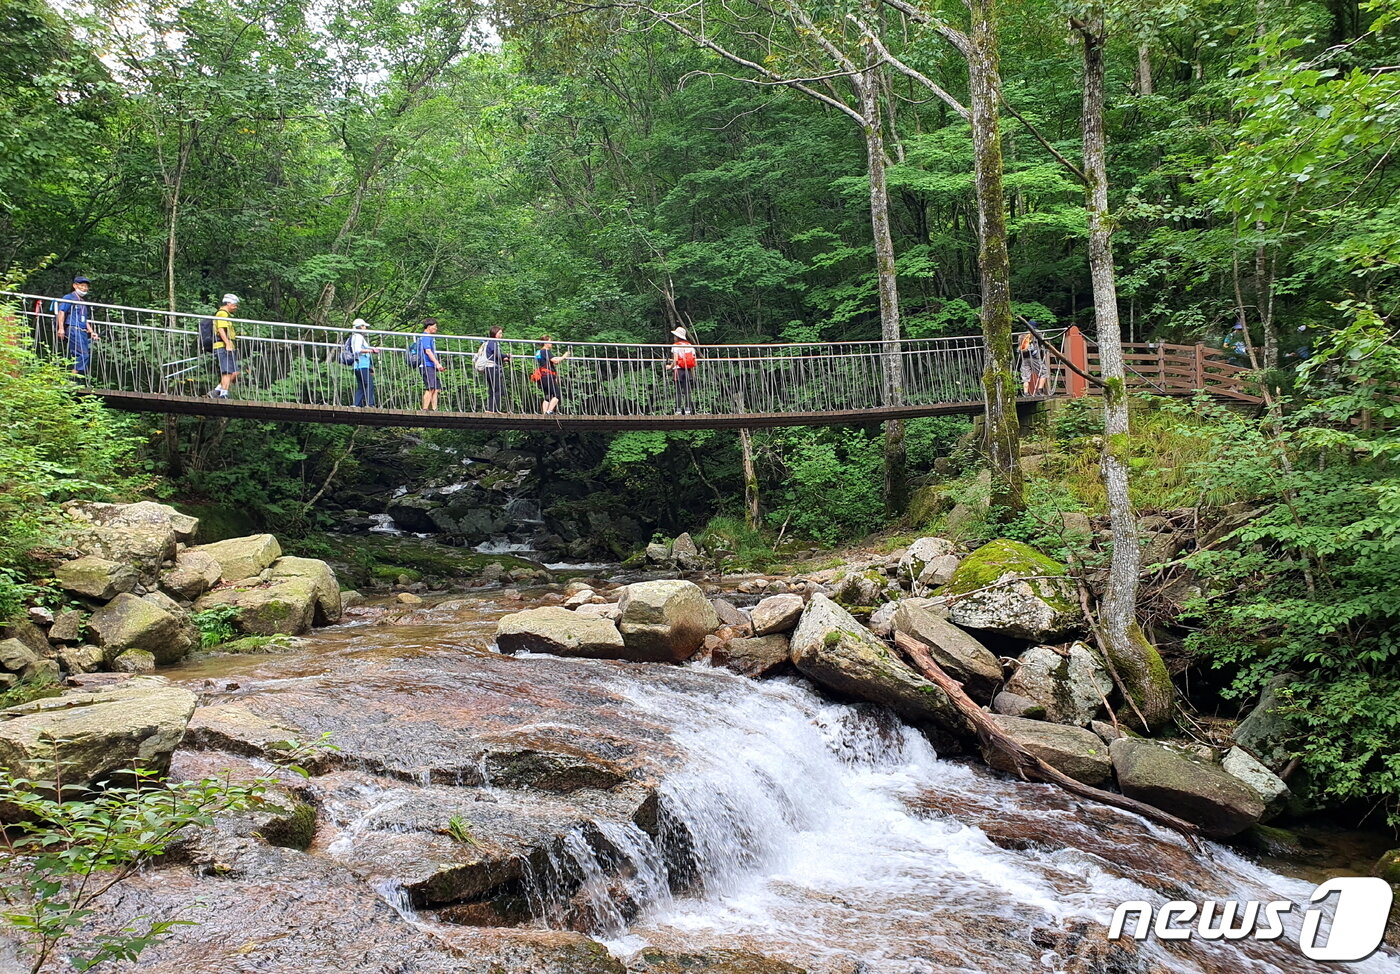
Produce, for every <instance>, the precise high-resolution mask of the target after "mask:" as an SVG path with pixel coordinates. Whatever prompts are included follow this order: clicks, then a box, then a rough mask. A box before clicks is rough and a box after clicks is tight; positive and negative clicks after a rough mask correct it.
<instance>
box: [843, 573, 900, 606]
mask: <svg viewBox="0 0 1400 974" xmlns="http://www.w3.org/2000/svg"><path fill="white" fill-rule="evenodd" d="M835 588H836V595H835V596H834V598H835V599H836V601H837V602H840V603H841V604H842V605H849V606H876V605H879V604H881V603H882V602H885V601H888V600H889V599H891V598H897V597H899V596H900V595H902V594H903V592H902V591H901V590H900V589H899V586H898V585H894V584H892V583H891V581H890V577H889V576H888V575H886V574H885V573H884V572H883V571H882V570H880V569H878V568H873V567H868V568H863V569H858V570H856V571H853V572H851V573H850V574H848V575H846V576H845V577H844V578H842V579H841V580H840V581H839V582H837V583H836V586H835Z"/></svg>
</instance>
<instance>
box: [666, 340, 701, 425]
mask: <svg viewBox="0 0 1400 974" xmlns="http://www.w3.org/2000/svg"><path fill="white" fill-rule="evenodd" d="M671 335H672V336H674V338H675V339H676V341H675V344H673V345H672V346H671V361H669V362H667V363H666V368H667V369H668V370H670V373H671V380H672V381H673V382H675V384H676V415H677V416H680V415H682V414H683V413H690V414H691V415H692V416H693V415H694V414H695V401H694V398H693V396H692V390H693V389H694V387H695V361H696V357H695V346H694V345H692V344H691V343H690V341H689V340H688V338H687V333H686V330H685V329H684V328H683V327H680V326H677V327H676V328H675V329H673V330H672V331H671Z"/></svg>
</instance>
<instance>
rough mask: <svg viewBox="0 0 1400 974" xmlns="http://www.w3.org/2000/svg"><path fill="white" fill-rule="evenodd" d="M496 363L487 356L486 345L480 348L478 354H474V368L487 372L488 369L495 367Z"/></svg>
mask: <svg viewBox="0 0 1400 974" xmlns="http://www.w3.org/2000/svg"><path fill="white" fill-rule="evenodd" d="M495 364H496V363H495V362H493V361H491V359H490V358H488V357H487V355H486V346H485V345H482V346H481V347H480V348H478V349H477V350H476V354H475V355H473V356H472V368H474V369H476V370H477V371H478V372H485V371H486V370H487V369H489V368H493V367H494V366H495Z"/></svg>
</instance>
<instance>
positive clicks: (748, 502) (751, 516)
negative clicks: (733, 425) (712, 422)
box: [739, 426, 762, 531]
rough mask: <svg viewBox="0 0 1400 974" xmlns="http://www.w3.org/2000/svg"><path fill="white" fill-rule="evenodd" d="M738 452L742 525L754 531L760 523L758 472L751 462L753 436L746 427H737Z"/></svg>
mask: <svg viewBox="0 0 1400 974" xmlns="http://www.w3.org/2000/svg"><path fill="white" fill-rule="evenodd" d="M739 450H740V452H741V453H742V455H743V461H744V524H745V525H747V526H748V528H749V530H751V531H756V530H758V526H759V525H760V524H761V523H762V520H761V517H760V515H761V511H760V510H759V506H758V471H757V469H756V468H755V466H754V462H753V436H752V434H750V433H749V431H748V429H747V428H746V427H743V426H741V427H739Z"/></svg>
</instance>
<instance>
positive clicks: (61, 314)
mask: <svg viewBox="0 0 1400 974" xmlns="http://www.w3.org/2000/svg"><path fill="white" fill-rule="evenodd" d="M90 286H91V284H90V282H89V281H88V279H87V278H86V277H83V276H82V275H81V274H79V275H78V276H77V277H75V278H73V290H72V291H70V292H69V293H67V294H65V295H64V296H63V297H61V298H59V299H58V300H57V301H55V302H54V306H53V323H54V327H55V328H56V329H57V333H58V340H59V341H63V340H64V339H65V337H66V338H67V341H68V354H69V355H71V356H72V357H73V372H74V374H76V375H82V376H86V375H87V372H88V365H89V364H90V363H91V360H92V343H93V342H95V341H98V340H99V339H98V337H97V332H96V331H94V330H93V327H92V322H91V321H90V320H89V319H88V306H87V303H86V302H85V301H84V300H83V299H84V298H86V297H87V293H88V288H89V287H90Z"/></svg>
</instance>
